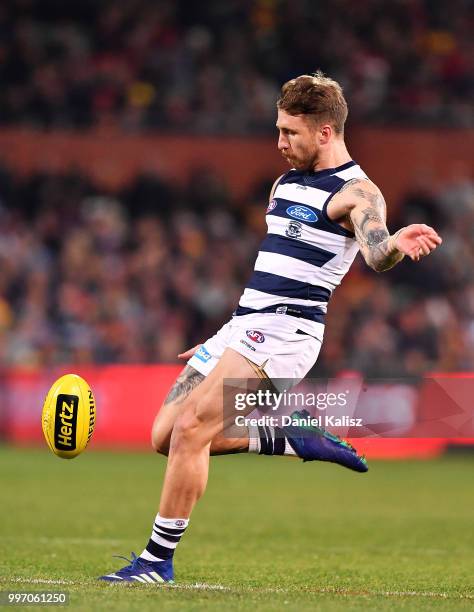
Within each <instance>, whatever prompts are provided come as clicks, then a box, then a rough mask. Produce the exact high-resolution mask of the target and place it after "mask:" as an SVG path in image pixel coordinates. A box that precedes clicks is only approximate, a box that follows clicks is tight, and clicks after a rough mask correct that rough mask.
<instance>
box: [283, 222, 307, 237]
mask: <svg viewBox="0 0 474 612" xmlns="http://www.w3.org/2000/svg"><path fill="white" fill-rule="evenodd" d="M302 233H303V224H302V223H300V222H299V221H290V222H289V223H288V227H287V228H286V230H285V234H286V235H287V236H288V238H299V237H300V236H301V234H302Z"/></svg>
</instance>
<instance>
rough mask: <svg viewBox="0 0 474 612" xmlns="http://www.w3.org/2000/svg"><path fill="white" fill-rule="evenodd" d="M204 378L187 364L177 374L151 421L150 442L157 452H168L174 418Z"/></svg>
mask: <svg viewBox="0 0 474 612" xmlns="http://www.w3.org/2000/svg"><path fill="white" fill-rule="evenodd" d="M204 378H205V377H204V375H203V374H201V373H200V372H198V371H197V370H195V369H194V368H193V367H191V366H189V365H186V366H185V367H184V368H183V370H182V371H181V373H180V374H179V376H178V378H177V379H176V381H175V382H174V384H173V386H172V387H171V390H170V392H169V393H168V395H167V397H166V399H165V401H164V403H163V405H162V406H161V408H160V410H159V411H158V413H157V414H156V416H155V419H154V421H153V426H152V430H151V442H152V446H153V448H154V449H155V450H156V451H157V452H159V453H165V454H166V453H167V452H168V450H169V444H170V439H171V432H172V431H173V427H174V425H175V423H176V419H177V418H178V417H179V415H180V414H181V413H182V412H183V410H184V406H185V404H184V402H185V400H186V398H187V397H188V396H189V394H190V393H191V391H193V389H195V388H196V387H197V386H198V385H199V384H201V383H202V381H203V380H204Z"/></svg>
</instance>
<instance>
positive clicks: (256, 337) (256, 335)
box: [245, 329, 265, 344]
mask: <svg viewBox="0 0 474 612" xmlns="http://www.w3.org/2000/svg"><path fill="white" fill-rule="evenodd" d="M245 333H246V334H247V336H248V337H249V338H250V340H252V342H258V344H261V343H262V342H265V336H264V335H263V334H262V332H259V331H257V330H256V329H248V330H247V331H246V332H245Z"/></svg>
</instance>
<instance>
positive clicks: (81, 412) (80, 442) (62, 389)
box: [41, 374, 95, 459]
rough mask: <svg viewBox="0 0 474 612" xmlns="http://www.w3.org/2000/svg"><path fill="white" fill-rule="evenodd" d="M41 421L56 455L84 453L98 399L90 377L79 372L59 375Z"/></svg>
mask: <svg viewBox="0 0 474 612" xmlns="http://www.w3.org/2000/svg"><path fill="white" fill-rule="evenodd" d="M41 422H42V426H43V433H44V437H45V438H46V442H47V443H48V446H49V448H50V449H51V450H52V451H53V453H54V454H55V455H57V456H58V457H62V458H63V459H73V458H74V457H77V455H79V454H80V453H82V451H83V450H84V449H85V448H86V446H87V444H88V442H89V440H90V439H91V436H92V434H93V432H94V426H95V400H94V395H93V393H92V390H91V388H90V387H89V385H88V384H87V383H86V381H85V380H84V379H83V378H81V377H80V376H78V375H77V374H66V375H65V376H61V378H58V380H57V381H56V382H55V383H54V384H53V386H52V387H51V389H50V390H49V391H48V395H47V396H46V399H45V400H44V404H43V414H42V419H41Z"/></svg>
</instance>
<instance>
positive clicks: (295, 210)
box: [286, 205, 318, 223]
mask: <svg viewBox="0 0 474 612" xmlns="http://www.w3.org/2000/svg"><path fill="white" fill-rule="evenodd" d="M286 214H287V215H290V217H294V218H295V219H301V220H302V221H306V223H316V221H317V220H318V217H317V215H316V213H315V212H313V211H312V210H311V209H310V208H307V207H306V206H299V205H298V206H296V205H294V206H290V207H288V208H287V209H286Z"/></svg>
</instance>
